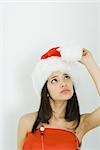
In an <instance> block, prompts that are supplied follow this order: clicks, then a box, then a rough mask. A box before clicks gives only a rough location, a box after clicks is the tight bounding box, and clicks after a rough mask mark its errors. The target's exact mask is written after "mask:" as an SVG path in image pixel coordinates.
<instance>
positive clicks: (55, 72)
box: [48, 71, 67, 79]
mask: <svg viewBox="0 0 100 150" xmlns="http://www.w3.org/2000/svg"><path fill="white" fill-rule="evenodd" d="M63 74H67V73H66V72H61V71H54V72H52V73H51V75H50V76H49V78H48V79H50V78H52V77H54V76H60V75H63Z"/></svg>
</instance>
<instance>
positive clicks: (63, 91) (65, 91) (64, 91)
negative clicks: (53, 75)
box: [60, 89, 70, 93]
mask: <svg viewBox="0 0 100 150" xmlns="http://www.w3.org/2000/svg"><path fill="white" fill-rule="evenodd" d="M68 92H70V90H69V89H64V90H62V91H61V92H60V93H68Z"/></svg>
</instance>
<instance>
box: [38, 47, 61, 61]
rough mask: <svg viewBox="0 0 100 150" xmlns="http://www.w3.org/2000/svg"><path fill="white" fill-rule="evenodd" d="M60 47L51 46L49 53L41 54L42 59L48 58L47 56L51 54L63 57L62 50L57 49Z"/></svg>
mask: <svg viewBox="0 0 100 150" xmlns="http://www.w3.org/2000/svg"><path fill="white" fill-rule="evenodd" d="M58 48H59V47H54V48H51V49H50V50H49V51H48V52H47V53H45V54H44V55H42V56H41V59H46V58H48V57H51V56H58V57H61V54H60V52H59V51H57V49H58Z"/></svg>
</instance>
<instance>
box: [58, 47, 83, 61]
mask: <svg viewBox="0 0 100 150" xmlns="http://www.w3.org/2000/svg"><path fill="white" fill-rule="evenodd" d="M60 49H61V50H60V53H61V57H62V59H64V60H66V61H67V62H76V61H79V60H81V57H82V48H81V47H80V46H79V45H77V46H70V47H63V46H62V47H61V48H60Z"/></svg>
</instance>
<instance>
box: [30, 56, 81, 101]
mask: <svg viewBox="0 0 100 150" xmlns="http://www.w3.org/2000/svg"><path fill="white" fill-rule="evenodd" d="M76 70H77V64H76V63H67V62H66V61H64V60H63V59H62V58H61V57H55V56H52V57H49V58H48V59H41V60H40V61H39V62H38V63H37V64H36V66H35V68H34V70H33V72H32V82H33V88H34V91H35V93H36V95H37V96H38V97H39V98H40V97H41V90H42V88H43V86H44V84H45V82H46V81H47V79H48V77H49V76H50V75H51V73H52V72H54V71H61V72H63V73H67V74H69V75H70V77H71V78H72V81H73V83H74V85H75V87H76V88H77V86H78V81H79V76H78V75H76V74H75V71H76Z"/></svg>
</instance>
